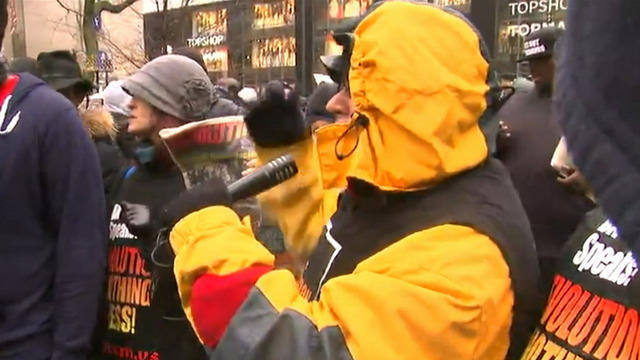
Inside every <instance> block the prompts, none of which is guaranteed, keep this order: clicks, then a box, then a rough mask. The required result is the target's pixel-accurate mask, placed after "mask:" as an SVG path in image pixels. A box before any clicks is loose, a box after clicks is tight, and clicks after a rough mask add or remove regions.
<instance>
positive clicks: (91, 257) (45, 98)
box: [0, 74, 107, 360]
mask: <svg viewBox="0 0 640 360" xmlns="http://www.w3.org/2000/svg"><path fill="white" fill-rule="evenodd" d="M20 78H21V79H20V82H19V84H18V86H17V88H16V89H15V90H14V91H13V96H12V98H11V99H10V101H9V109H8V111H7V112H6V116H5V117H4V119H2V120H3V121H2V125H0V131H2V134H1V135H0V154H2V155H0V229H1V230H0V239H2V240H1V241H0V274H3V279H2V282H1V283H0V359H3V360H5V359H16V360H23V359H34V360H37V359H56V360H57V359H65V360H68V359H84V358H86V354H87V352H88V350H89V342H90V336H91V332H92V330H93V326H94V324H95V317H96V314H97V307H98V298H99V292H100V290H101V287H102V280H103V277H104V266H105V262H106V240H107V236H106V235H107V234H106V233H107V231H106V230H107V227H106V224H105V221H104V219H105V204H104V194H103V192H102V188H103V184H102V179H101V176H100V167H99V164H98V156H97V155H96V150H95V148H94V146H93V144H92V143H91V140H90V139H89V136H87V133H86V131H85V129H84V128H83V126H82V123H81V121H80V119H79V118H78V113H77V110H76V109H75V108H74V107H73V105H72V104H71V103H70V102H69V101H68V100H67V99H65V98H64V97H63V96H62V95H60V94H58V93H56V92H55V91H53V90H51V89H50V88H49V87H47V86H46V84H45V83H44V82H42V81H40V80H38V79H36V78H35V77H33V76H31V75H27V74H21V75H20ZM17 116H19V118H16V117H17ZM10 119H18V121H17V124H16V126H15V127H14V128H13V129H12V130H11V129H10V127H9V128H8V127H7V126H8V125H10V123H11V122H10V121H9V120H10Z"/></svg>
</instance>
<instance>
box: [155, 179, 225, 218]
mask: <svg viewBox="0 0 640 360" xmlns="http://www.w3.org/2000/svg"><path fill="white" fill-rule="evenodd" d="M214 205H224V206H230V205H231V195H230V194H229V191H228V190H227V186H226V185H225V184H224V182H223V181H222V180H220V179H218V178H213V179H211V180H208V181H207V182H204V183H202V184H199V185H196V186H194V187H192V188H191V189H188V190H186V191H183V192H182V193H181V194H180V195H179V196H178V197H177V198H176V199H174V200H173V201H171V202H170V203H169V204H168V205H167V206H165V207H164V209H163V210H162V215H161V220H162V223H163V225H164V226H165V227H169V228H171V227H173V225H175V224H176V223H177V222H178V221H180V219H182V218H183V217H185V216H187V215H189V214H191V213H194V212H196V211H198V210H202V209H204V208H206V207H209V206H214Z"/></svg>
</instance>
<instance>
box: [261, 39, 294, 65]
mask: <svg viewBox="0 0 640 360" xmlns="http://www.w3.org/2000/svg"><path fill="white" fill-rule="evenodd" d="M251 66H252V67H253V68H256V69H264V68H272V67H292V66H296V39H295V38H294V37H280V38H270V39H259V40H254V41H253V45H252V56H251Z"/></svg>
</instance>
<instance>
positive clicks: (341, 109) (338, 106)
mask: <svg viewBox="0 0 640 360" xmlns="http://www.w3.org/2000/svg"><path fill="white" fill-rule="evenodd" d="M327 111H328V112H330V113H332V114H334V115H335V116H336V119H338V120H339V119H340V118H344V117H347V118H348V117H350V116H351V98H350V97H349V94H348V93H347V90H346V89H343V90H340V92H338V93H337V94H335V95H334V96H333V97H332V98H331V99H330V100H329V102H328V103H327Z"/></svg>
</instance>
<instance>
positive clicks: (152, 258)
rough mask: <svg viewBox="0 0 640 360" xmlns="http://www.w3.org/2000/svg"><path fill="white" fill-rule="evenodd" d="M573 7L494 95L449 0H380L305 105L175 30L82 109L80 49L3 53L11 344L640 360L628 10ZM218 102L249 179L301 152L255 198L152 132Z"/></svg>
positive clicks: (77, 349)
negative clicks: (195, 167) (253, 205)
mask: <svg viewBox="0 0 640 360" xmlns="http://www.w3.org/2000/svg"><path fill="white" fill-rule="evenodd" d="M7 22H8V10H7V1H6V0H0V40H1V39H2V37H3V36H4V29H5V28H6V25H7ZM568 24H569V27H568V28H567V30H566V32H565V31H564V30H561V29H557V28H554V27H548V28H544V29H541V30H539V31H536V32H534V33H531V34H530V35H528V36H527V37H526V38H525V39H524V49H523V54H522V57H521V58H520V59H519V61H520V62H522V63H526V64H528V67H529V69H530V76H529V79H528V80H519V81H520V82H521V83H524V84H527V83H528V84H530V85H525V86H513V87H508V88H507V87H501V86H500V84H499V83H498V81H497V76H496V73H495V71H494V69H493V67H492V66H491V58H490V56H489V54H488V51H487V48H486V46H485V43H484V40H483V39H482V37H481V35H480V34H479V33H478V31H477V30H476V29H475V28H474V27H473V25H471V23H470V22H469V21H468V20H467V19H466V18H464V16H463V15H461V14H460V13H458V12H456V11H454V10H450V9H448V8H442V7H438V6H434V5H431V4H427V3H425V2H422V1H418V0H380V1H374V4H373V5H372V6H371V8H370V9H369V10H368V11H366V12H365V13H364V14H363V15H362V16H360V17H359V18H358V19H357V21H354V22H348V23H347V24H345V25H343V26H339V27H338V28H337V30H336V32H335V33H334V34H333V38H334V40H335V42H336V43H337V44H339V45H340V46H341V47H342V54H341V55H333V56H324V57H322V58H321V59H320V60H321V62H322V64H323V65H324V66H325V68H326V71H327V73H328V74H329V76H330V77H331V79H332V82H325V83H321V84H319V85H318V86H317V87H316V89H315V90H314V92H313V94H311V95H310V96H309V97H308V98H307V99H304V101H303V100H301V98H300V97H299V96H298V94H297V92H296V90H295V86H291V85H289V84H285V83H283V82H280V81H272V82H270V83H268V84H265V85H264V86H263V88H262V89H261V90H260V91H259V92H256V91H254V90H253V89H248V88H244V89H242V86H241V83H240V82H238V81H237V80H235V79H231V78H226V79H213V80H212V79H211V78H210V76H209V74H208V73H207V68H206V66H205V63H204V61H203V59H202V55H201V54H200V53H199V52H198V51H195V50H193V49H190V48H180V49H177V50H175V51H174V52H173V53H172V54H170V55H163V56H160V57H157V58H155V59H153V60H151V61H149V62H148V63H147V64H145V65H144V66H143V67H142V68H140V69H139V70H137V71H136V72H135V73H133V74H131V75H130V76H128V77H126V78H124V79H122V80H116V81H112V82H110V83H109V84H108V86H106V88H105V89H104V90H103V91H101V93H100V98H101V100H100V103H99V104H98V105H97V106H93V105H92V104H91V101H90V100H89V98H90V95H92V94H93V93H95V91H96V89H95V86H94V84H93V83H92V82H91V81H89V80H87V79H86V78H85V77H83V72H82V69H81V67H80V65H79V64H78V62H77V61H76V59H75V57H74V55H73V54H72V53H71V52H69V51H66V50H56V51H52V52H46V53H42V54H40V55H39V56H38V57H37V59H26V58H21V59H14V60H12V61H7V60H3V63H2V64H0V65H1V66H0V103H1V104H2V107H1V109H0V229H1V230H0V270H1V271H0V274H2V276H3V278H2V280H3V281H2V282H1V283H0V360H27V359H29V360H30V359H33V360H39V359H42V360H44V359H47V360H48V359H52V360H67V359H69V360H71V359H92V360H97V359H100V360H115V359H118V360H174V359H176V360H177V359H187V360H192V359H193V360H199V359H326V360H333V359H527V360H528V359H594V360H595V359H605V358H606V359H640V324H639V319H638V309H640V302H639V299H640V283H639V281H640V280H637V279H636V275H637V272H638V265H637V260H636V256H635V254H636V253H637V251H638V250H640V248H639V247H638V243H637V240H638V238H639V237H640V234H639V229H640V216H639V214H640V199H638V196H637V194H639V193H640V189H639V187H640V179H639V177H640V171H639V169H640V148H639V147H638V145H637V141H638V139H639V138H640V126H638V124H639V123H638V121H637V119H636V117H637V116H638V115H640V108H639V105H638V104H640V103H639V102H637V101H636V99H635V95H633V94H638V93H640V92H637V91H636V90H640V89H638V88H639V87H640V70H638V68H637V66H636V63H637V62H638V61H640V51H639V50H638V49H639V47H638V46H636V45H640V44H639V42H640V40H638V38H637V36H636V34H637V31H638V30H640V4H638V3H635V2H628V1H623V0H610V1H609V2H606V3H605V2H577V1H574V2H572V3H571V5H570V7H569V22H568ZM214 83H215V85H214ZM232 116H235V117H238V119H239V120H238V122H239V123H240V124H242V123H241V118H240V117H242V119H244V125H245V126H246V129H247V132H248V138H247V141H248V142H249V143H251V147H252V149H253V148H255V153H256V154H257V155H256V158H255V159H246V160H247V161H245V162H243V166H244V168H243V170H244V171H243V174H245V175H247V174H251V173H252V172H253V171H256V169H257V168H259V166H260V164H266V163H268V162H269V161H271V160H273V159H276V158H278V157H280V156H282V155H284V154H288V155H290V156H291V157H292V158H293V159H294V160H295V163H296V166H297V169H298V173H297V175H295V176H293V177H292V178H291V179H289V180H286V181H284V182H282V183H280V184H279V185H277V186H275V187H273V188H271V189H269V190H266V191H264V192H263V193H261V194H260V195H258V200H259V204H260V205H259V206H260V209H259V211H257V212H256V211H253V210H252V211H244V210H242V207H240V206H234V204H235V202H234V201H233V200H232V199H233V197H232V195H231V193H230V190H229V189H228V185H229V181H228V179H225V180H227V181H223V180H222V179H220V178H216V177H213V178H211V179H208V180H206V181H204V182H202V183H200V184H197V185H194V186H193V187H191V188H189V189H187V188H186V186H185V179H184V177H183V174H182V172H181V169H180V168H179V167H178V166H177V165H176V162H175V158H174V157H173V156H172V155H171V154H170V152H169V151H168V149H167V146H166V145H165V142H163V140H162V138H161V136H160V133H161V131H163V130H166V129H173V128H177V127H180V126H183V125H185V124H192V123H195V122H200V121H204V120H207V119H218V118H223V117H232ZM265 234H268V235H265ZM267 237H268V238H278V239H280V241H281V242H282V244H281V246H280V247H277V246H276V247H274V246H273V244H270V245H267V244H266V242H268V241H266V240H265V239H266V238H267Z"/></svg>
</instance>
